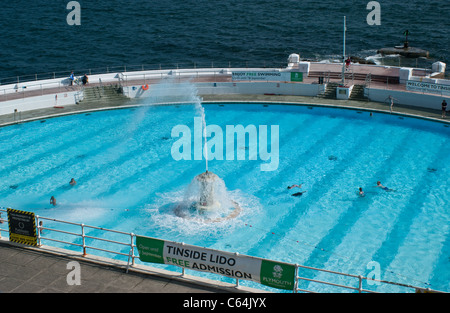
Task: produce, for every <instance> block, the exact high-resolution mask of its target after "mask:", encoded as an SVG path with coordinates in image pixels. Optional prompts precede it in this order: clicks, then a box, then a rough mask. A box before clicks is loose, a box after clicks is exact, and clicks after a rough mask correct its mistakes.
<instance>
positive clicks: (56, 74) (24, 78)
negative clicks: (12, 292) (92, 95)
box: [0, 61, 287, 85]
mask: <svg viewBox="0 0 450 313" xmlns="http://www.w3.org/2000/svg"><path fill="white" fill-rule="evenodd" d="M258 63H259V64H260V63H261V61H258ZM262 63H263V67H264V68H265V67H267V65H268V64H273V67H276V68H283V67H285V66H286V64H287V63H286V61H283V62H282V61H278V62H277V61H275V62H272V61H270V62H266V61H263V62H262ZM250 65H252V64H250ZM231 66H234V67H242V68H248V67H249V62H248V61H240V62H201V63H199V62H192V63H153V64H139V65H121V66H104V67H97V68H91V69H78V70H74V71H73V72H74V73H79V74H80V75H83V74H88V75H95V74H104V73H114V72H130V71H146V70H162V69H174V68H175V69H179V68H185V69H197V68H213V67H225V68H231ZM70 73H71V71H70V70H65V71H53V72H46V73H37V74H29V75H19V76H10V77H3V78H0V85H7V84H17V83H23V82H29V81H37V80H42V79H56V78H63V77H69V75H70Z"/></svg>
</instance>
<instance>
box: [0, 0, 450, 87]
mask: <svg viewBox="0 0 450 313" xmlns="http://www.w3.org/2000/svg"><path fill="white" fill-rule="evenodd" d="M70 2H71V1H69V0H37V1H29V0H15V1H6V0H0V3H1V6H0V30H1V35H0V84H5V83H8V82H11V81H17V77H18V76H19V77H20V79H26V78H28V79H35V78H39V79H40V78H45V77H46V75H44V74H48V75H47V76H49V75H50V76H51V75H52V74H53V75H57V76H60V75H61V74H62V73H66V72H67V73H70V71H75V73H76V74H80V75H82V74H84V73H86V72H87V73H100V72H108V71H123V70H128V71H129V70H138V69H159V68H177V67H178V68H193V67H245V66H248V67H283V66H286V64H287V58H288V56H289V55H290V54H291V53H298V54H300V57H301V58H302V59H304V60H311V61H320V62H338V61H340V60H342V54H343V42H344V40H343V34H344V31H343V29H344V16H345V19H346V28H347V29H346V40H345V42H346V45H345V46H346V54H347V55H351V56H358V57H361V58H364V59H371V60H374V61H375V62H376V63H377V64H387V65H394V66H412V67H416V66H417V67H427V68H430V67H431V64H432V63H433V62H436V61H442V62H444V63H447V74H448V73H449V69H448V68H449V67H450V49H449V47H450V40H449V38H450V18H449V15H450V1H448V0H427V1H423V0H408V1H404V0H380V1H376V2H375V3H376V4H379V6H378V8H379V10H378V11H374V10H376V7H373V6H372V2H373V1H367V0H341V1H335V0H321V1H312V0H283V1H276V0H271V1H269V0H251V1H250V0H220V1H219V0H164V1H162V0H141V1H135V0H133V1H132V0H108V1H94V0H79V1H76V2H75V3H76V4H79V10H78V11H76V10H77V8H76V7H73V6H71V3H70ZM68 5H69V6H68ZM77 12H79V14H76V13H77ZM374 13H377V15H376V16H377V17H379V23H378V24H379V25H377V24H375V25H369V24H371V23H368V15H370V14H374ZM71 14H72V15H71ZM75 14H76V15H75ZM69 15H70V16H74V17H79V24H80V25H70V24H71V23H68V16H69ZM73 20H74V19H73ZM372 20H373V18H372ZM72 24H73V23H72ZM405 30H408V31H409V33H410V34H409V36H408V40H409V43H410V46H413V47H417V48H421V49H425V50H428V51H429V52H430V58H429V59H424V58H419V59H406V58H403V57H398V56H396V57H395V56H394V57H386V58H381V57H380V56H379V55H377V50H378V49H380V48H383V47H393V46H395V45H401V44H402V43H403V40H404V39H405V36H404V35H403V33H404V32H405ZM447 76H448V75H447Z"/></svg>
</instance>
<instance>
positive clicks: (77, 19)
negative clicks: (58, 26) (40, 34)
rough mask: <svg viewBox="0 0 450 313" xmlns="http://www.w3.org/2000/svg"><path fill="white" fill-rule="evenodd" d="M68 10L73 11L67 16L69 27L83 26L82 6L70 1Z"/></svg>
mask: <svg viewBox="0 0 450 313" xmlns="http://www.w3.org/2000/svg"><path fill="white" fill-rule="evenodd" d="M66 9H67V10H71V11H70V12H69V14H67V18H66V22H67V24H68V25H70V26H73V25H81V6H80V3H79V2H78V1H70V2H69V3H67V6H66Z"/></svg>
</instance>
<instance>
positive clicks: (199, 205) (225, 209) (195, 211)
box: [171, 83, 241, 222]
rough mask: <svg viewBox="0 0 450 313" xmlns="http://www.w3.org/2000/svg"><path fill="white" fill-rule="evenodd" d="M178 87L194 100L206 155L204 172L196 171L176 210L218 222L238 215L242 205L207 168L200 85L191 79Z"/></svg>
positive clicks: (204, 121) (177, 86) (190, 215)
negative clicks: (198, 172) (231, 197)
mask: <svg viewBox="0 0 450 313" xmlns="http://www.w3.org/2000/svg"><path fill="white" fill-rule="evenodd" d="M173 86H176V89H179V91H180V92H181V93H182V94H183V95H184V96H187V97H188V99H185V100H186V102H187V103H192V102H193V103H194V104H195V109H196V111H197V113H198V114H199V115H200V116H201V119H202V140H203V148H204V149H203V151H204V157H205V172H203V173H201V174H199V175H197V176H195V177H194V179H193V180H192V181H191V183H190V184H189V186H188V188H187V190H186V193H185V196H184V199H183V201H182V202H181V203H179V204H178V205H177V206H176V208H175V210H174V212H175V214H176V215H177V216H179V217H183V218H190V217H193V216H195V217H197V218H198V217H201V218H202V219H203V220H204V221H205V222H219V221H222V220H224V219H230V218H234V217H236V216H238V215H239V213H240V211H241V208H240V206H239V205H238V204H237V203H236V202H235V201H233V200H232V199H230V198H229V196H228V192H227V189H226V187H225V182H224V181H223V180H222V179H221V178H220V177H219V176H217V175H216V174H214V173H212V172H210V171H208V146H207V133H206V120H205V110H204V108H203V106H202V104H201V102H202V99H201V98H200V97H199V96H198V94H197V89H196V88H195V86H194V85H192V84H190V83H177V84H176V85H175V84H173V85H172V86H171V87H173Z"/></svg>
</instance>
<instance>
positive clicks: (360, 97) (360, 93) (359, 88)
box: [349, 85, 369, 101]
mask: <svg viewBox="0 0 450 313" xmlns="http://www.w3.org/2000/svg"><path fill="white" fill-rule="evenodd" d="M364 88H365V86H364V85H354V86H353V89H352V93H351V94H350V98H349V100H356V101H368V100H369V99H368V98H367V97H366V96H364Z"/></svg>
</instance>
